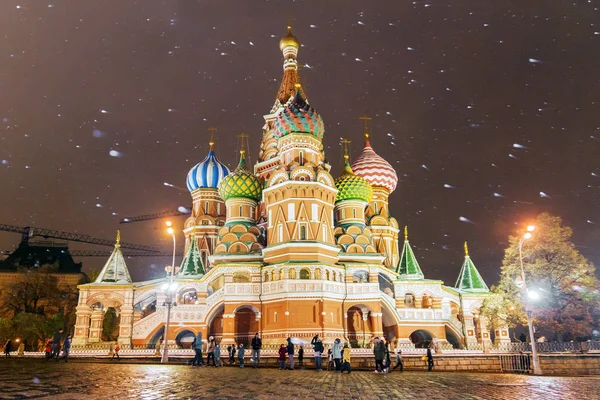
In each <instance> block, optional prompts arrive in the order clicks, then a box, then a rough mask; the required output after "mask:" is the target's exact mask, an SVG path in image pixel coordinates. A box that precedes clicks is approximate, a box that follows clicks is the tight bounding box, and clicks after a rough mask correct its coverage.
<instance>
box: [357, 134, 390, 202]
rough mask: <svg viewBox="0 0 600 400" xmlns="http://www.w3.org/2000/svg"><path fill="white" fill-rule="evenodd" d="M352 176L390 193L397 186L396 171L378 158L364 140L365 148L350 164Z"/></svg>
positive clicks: (368, 143) (367, 141)
mask: <svg viewBox="0 0 600 400" xmlns="http://www.w3.org/2000/svg"><path fill="white" fill-rule="evenodd" d="M352 170H353V171H354V174H355V175H357V176H360V177H362V178H364V179H365V180H367V182H369V183H370V184H371V186H373V187H383V188H385V189H387V190H389V191H390V193H392V192H393V191H394V189H396V185H397V184H398V174H396V170H395V169H394V168H393V167H392V166H391V165H390V163H388V162H387V161H385V160H384V159H383V157H381V156H379V155H378V154H377V153H375V151H374V150H373V148H372V147H371V143H370V142H369V139H368V138H367V140H365V148H364V149H363V151H362V153H360V155H359V156H358V158H357V159H356V160H354V162H353V163H352Z"/></svg>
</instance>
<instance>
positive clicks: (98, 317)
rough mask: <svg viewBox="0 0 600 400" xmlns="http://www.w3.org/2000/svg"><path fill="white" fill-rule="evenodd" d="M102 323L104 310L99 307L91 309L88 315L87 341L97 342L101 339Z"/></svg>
mask: <svg viewBox="0 0 600 400" xmlns="http://www.w3.org/2000/svg"><path fill="white" fill-rule="evenodd" d="M103 323H104V311H103V310H101V309H99V308H97V309H95V310H93V311H92V313H91V317H90V336H89V339H88V343H98V342H100V341H101V340H102V324H103Z"/></svg>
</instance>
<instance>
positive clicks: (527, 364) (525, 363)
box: [500, 354, 531, 374]
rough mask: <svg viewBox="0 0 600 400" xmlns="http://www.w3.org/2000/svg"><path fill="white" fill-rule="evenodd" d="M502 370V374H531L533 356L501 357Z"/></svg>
mask: <svg viewBox="0 0 600 400" xmlns="http://www.w3.org/2000/svg"><path fill="white" fill-rule="evenodd" d="M500 370H501V371H502V372H517V373H522V374H525V373H530V372H531V355H529V354H511V355H506V356H500Z"/></svg>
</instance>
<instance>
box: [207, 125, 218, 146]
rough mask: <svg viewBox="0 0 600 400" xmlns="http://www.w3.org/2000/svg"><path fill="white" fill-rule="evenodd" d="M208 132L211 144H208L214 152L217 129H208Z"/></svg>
mask: <svg viewBox="0 0 600 400" xmlns="http://www.w3.org/2000/svg"><path fill="white" fill-rule="evenodd" d="M208 132H210V142H208V144H209V145H210V149H211V150H212V149H213V147H214V146H215V133H216V132H217V128H208Z"/></svg>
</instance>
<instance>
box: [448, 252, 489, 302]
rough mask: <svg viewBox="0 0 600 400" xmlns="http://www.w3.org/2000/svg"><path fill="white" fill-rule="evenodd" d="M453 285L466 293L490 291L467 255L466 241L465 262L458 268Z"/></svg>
mask: <svg viewBox="0 0 600 400" xmlns="http://www.w3.org/2000/svg"><path fill="white" fill-rule="evenodd" d="M455 287H456V288H457V289H459V290H461V291H463V292H467V293H488V292H489V291H490V289H489V288H488V286H487V285H486V284H485V282H484V281H483V278H482V277H481V275H480V274H479V271H477V268H476V267H475V264H473V261H471V257H469V248H468V247H467V242H465V262H464V263H463V266H462V268H461V270H460V274H459V275H458V280H457V281H456V285H455Z"/></svg>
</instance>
